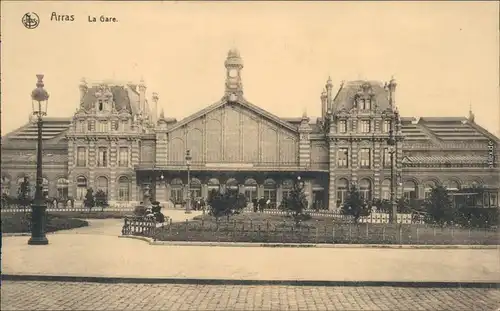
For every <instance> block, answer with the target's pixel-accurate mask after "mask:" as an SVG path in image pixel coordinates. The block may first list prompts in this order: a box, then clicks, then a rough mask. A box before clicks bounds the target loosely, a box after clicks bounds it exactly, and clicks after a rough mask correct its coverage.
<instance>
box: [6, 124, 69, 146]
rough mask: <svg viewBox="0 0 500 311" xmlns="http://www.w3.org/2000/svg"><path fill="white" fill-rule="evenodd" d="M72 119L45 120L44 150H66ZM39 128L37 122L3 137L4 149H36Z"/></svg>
mask: <svg viewBox="0 0 500 311" xmlns="http://www.w3.org/2000/svg"><path fill="white" fill-rule="evenodd" d="M70 124H71V118H48V117H47V118H44V119H43V129H42V139H43V147H44V149H66V148H67V141H66V132H67V131H68V129H69V126H70ZM37 139H38V127H37V124H36V122H28V123H27V124H25V125H23V126H21V127H20V128H18V129H16V130H14V131H12V132H10V133H8V134H7V135H5V136H4V137H2V149H36V145H37Z"/></svg>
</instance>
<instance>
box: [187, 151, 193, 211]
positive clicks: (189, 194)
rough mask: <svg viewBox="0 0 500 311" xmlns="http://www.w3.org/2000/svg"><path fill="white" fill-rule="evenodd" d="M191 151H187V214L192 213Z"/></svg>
mask: <svg viewBox="0 0 500 311" xmlns="http://www.w3.org/2000/svg"><path fill="white" fill-rule="evenodd" d="M191 159H192V158H191V151H190V150H189V149H188V150H186V166H187V200H186V214H189V213H191V171H190V170H191Z"/></svg>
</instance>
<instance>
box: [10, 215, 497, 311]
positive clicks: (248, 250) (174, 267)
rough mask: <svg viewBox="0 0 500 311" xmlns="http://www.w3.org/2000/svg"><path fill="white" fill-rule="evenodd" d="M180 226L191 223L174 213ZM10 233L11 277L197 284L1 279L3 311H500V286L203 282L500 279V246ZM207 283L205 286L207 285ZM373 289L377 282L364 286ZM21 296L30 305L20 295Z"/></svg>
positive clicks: (104, 230) (83, 231) (100, 230)
mask: <svg viewBox="0 0 500 311" xmlns="http://www.w3.org/2000/svg"><path fill="white" fill-rule="evenodd" d="M168 213H169V216H170V217H172V218H173V219H174V221H182V220H184V219H185V218H186V217H194V216H195V215H196V214H191V215H185V214H184V213H183V212H181V211H169V212H168ZM89 223H90V226H89V227H84V228H78V229H73V230H65V231H59V232H56V233H53V234H49V235H48V238H49V241H50V244H49V245H47V246H28V245H27V240H28V237H26V236H13V237H3V239H2V244H3V245H2V248H3V249H2V251H3V254H2V255H3V258H2V273H3V274H10V275H37V276H40V277H43V276H45V277H47V276H77V277H124V278H127V277H130V278H149V279H166V278H170V279H185V278H188V279H194V281H193V284H161V282H160V283H158V284H151V283H153V282H149V284H145V283H147V282H143V284H140V282H139V283H135V284H111V283H85V282H78V283H76V282H59V281H57V282H56V281H51V282H40V281H9V280H7V281H3V282H2V287H1V291H2V293H1V294H2V305H1V308H2V310H497V309H498V308H500V290H498V289H488V288H424V287H388V286H371V287H370V286H290V285H261V284H259V285H257V284H253V285H233V284H231V285H230V284H227V283H226V284H220V283H219V285H201V284H197V283H196V280H200V279H222V280H227V279H230V280H254V281H258V280H288V281H289V280H299V281H300V280H307V281H348V282H349V281H351V282H370V281H386V282H408V281H410V282H411V281H417V282H498V280H499V279H500V266H499V264H498V258H499V254H498V250H496V249H373V248H366V249H363V248H261V247H207V246H172V245H170V246H167V245H149V244H148V243H146V242H144V241H140V240H134V239H120V238H118V235H119V234H120V232H121V226H122V223H123V221H122V220H119V219H104V220H98V219H96V220H89ZM205 284H206V283H205ZM365 284H369V283H365ZM20 297H22V299H20Z"/></svg>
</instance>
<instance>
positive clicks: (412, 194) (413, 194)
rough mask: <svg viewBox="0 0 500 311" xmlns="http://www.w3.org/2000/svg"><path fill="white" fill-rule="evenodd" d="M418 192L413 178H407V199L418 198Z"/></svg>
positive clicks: (405, 186)
mask: <svg viewBox="0 0 500 311" xmlns="http://www.w3.org/2000/svg"><path fill="white" fill-rule="evenodd" d="M417 194H418V189H417V184H415V182H414V181H412V180H407V181H405V182H404V184H403V195H404V197H405V199H407V200H411V199H416V198H417Z"/></svg>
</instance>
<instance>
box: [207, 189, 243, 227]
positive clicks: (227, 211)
mask: <svg viewBox="0 0 500 311" xmlns="http://www.w3.org/2000/svg"><path fill="white" fill-rule="evenodd" d="M208 203H209V205H210V212H209V214H210V215H212V216H214V217H215V218H216V219H217V220H218V219H219V218H220V217H222V216H231V215H235V214H239V213H240V212H241V210H243V209H244V208H245V206H246V199H245V196H244V195H243V194H240V193H238V190H232V189H228V190H226V191H224V192H222V191H218V192H217V191H216V190H212V191H211V192H210V195H209V198H208Z"/></svg>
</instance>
